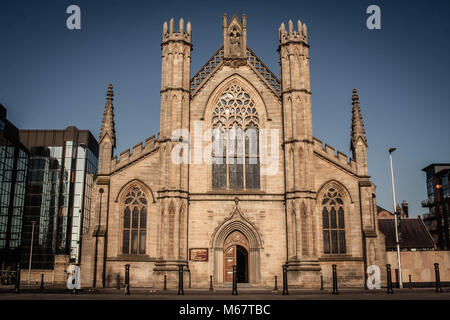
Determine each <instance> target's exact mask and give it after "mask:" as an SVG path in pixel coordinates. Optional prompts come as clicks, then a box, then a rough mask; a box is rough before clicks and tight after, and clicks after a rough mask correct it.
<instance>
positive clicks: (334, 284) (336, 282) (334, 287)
mask: <svg viewBox="0 0 450 320" xmlns="http://www.w3.org/2000/svg"><path fill="white" fill-rule="evenodd" d="M336 269H337V266H336V265H335V264H333V292H332V294H339V291H338V280H337V270H336Z"/></svg>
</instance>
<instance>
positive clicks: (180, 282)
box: [178, 264, 184, 296]
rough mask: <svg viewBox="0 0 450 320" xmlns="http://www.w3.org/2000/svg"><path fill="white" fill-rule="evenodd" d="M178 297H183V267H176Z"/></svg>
mask: <svg viewBox="0 0 450 320" xmlns="http://www.w3.org/2000/svg"><path fill="white" fill-rule="evenodd" d="M178 295H183V296H184V289H183V265H182V264H180V265H178Z"/></svg>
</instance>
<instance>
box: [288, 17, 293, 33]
mask: <svg viewBox="0 0 450 320" xmlns="http://www.w3.org/2000/svg"><path fill="white" fill-rule="evenodd" d="M293 31H294V25H293V23H292V20H289V33H292V32H293Z"/></svg>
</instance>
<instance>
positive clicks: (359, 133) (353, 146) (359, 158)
mask: <svg viewBox="0 0 450 320" xmlns="http://www.w3.org/2000/svg"><path fill="white" fill-rule="evenodd" d="M352 101H353V109H352V132H351V137H350V150H351V151H352V155H353V159H355V161H356V173H357V175H358V176H367V175H368V170H367V138H366V132H365V130H364V122H363V119H362V115H361V108H360V106H359V96H358V92H357V91H356V89H353V95H352Z"/></svg>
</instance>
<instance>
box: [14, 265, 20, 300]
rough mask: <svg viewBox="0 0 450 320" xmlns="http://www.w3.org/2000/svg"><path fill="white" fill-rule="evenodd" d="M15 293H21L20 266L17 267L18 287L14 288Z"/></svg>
mask: <svg viewBox="0 0 450 320" xmlns="http://www.w3.org/2000/svg"><path fill="white" fill-rule="evenodd" d="M14 292H15V293H20V264H19V263H18V264H17V266H16V285H15V288H14Z"/></svg>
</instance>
